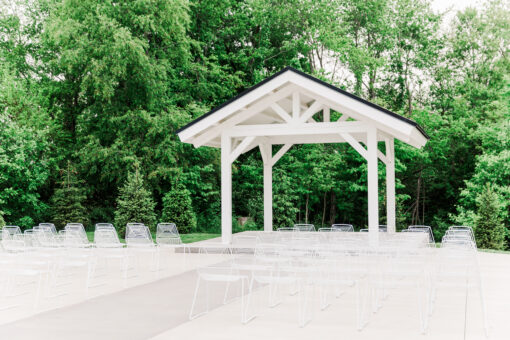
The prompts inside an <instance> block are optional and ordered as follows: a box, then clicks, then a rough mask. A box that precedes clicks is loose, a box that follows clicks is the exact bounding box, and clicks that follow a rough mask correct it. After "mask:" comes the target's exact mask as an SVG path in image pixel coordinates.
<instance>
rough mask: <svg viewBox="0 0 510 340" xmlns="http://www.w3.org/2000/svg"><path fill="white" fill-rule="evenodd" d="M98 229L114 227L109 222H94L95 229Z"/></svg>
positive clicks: (113, 228) (112, 228) (111, 228)
mask: <svg viewBox="0 0 510 340" xmlns="http://www.w3.org/2000/svg"><path fill="white" fill-rule="evenodd" d="M100 229H107V230H115V227H114V226H113V224H111V223H96V228H95V230H100Z"/></svg>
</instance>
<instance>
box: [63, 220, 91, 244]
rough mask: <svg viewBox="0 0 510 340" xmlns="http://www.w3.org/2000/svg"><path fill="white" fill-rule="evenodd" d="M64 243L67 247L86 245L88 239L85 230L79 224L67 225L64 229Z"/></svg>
mask: <svg viewBox="0 0 510 340" xmlns="http://www.w3.org/2000/svg"><path fill="white" fill-rule="evenodd" d="M64 231H65V242H66V243H67V244H69V245H72V244H88V243H89V239H88V237H87V233H86V232H85V228H84V227H83V224H81V223H68V224H66V226H65V227H64Z"/></svg>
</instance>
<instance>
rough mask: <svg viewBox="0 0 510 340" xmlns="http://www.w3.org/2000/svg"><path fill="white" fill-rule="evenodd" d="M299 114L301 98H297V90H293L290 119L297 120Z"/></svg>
mask: <svg viewBox="0 0 510 340" xmlns="http://www.w3.org/2000/svg"><path fill="white" fill-rule="evenodd" d="M300 114H301V100H300V98H299V92H297V91H295V92H294V93H292V119H293V120H294V121H296V122H297V121H298V119H299V115H300Z"/></svg>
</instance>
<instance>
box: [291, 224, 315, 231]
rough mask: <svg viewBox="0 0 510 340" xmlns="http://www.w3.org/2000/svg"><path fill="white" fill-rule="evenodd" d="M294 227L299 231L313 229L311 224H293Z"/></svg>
mask: <svg viewBox="0 0 510 340" xmlns="http://www.w3.org/2000/svg"><path fill="white" fill-rule="evenodd" d="M294 228H297V229H298V230H299V231H315V226H314V225H313V224H294Z"/></svg>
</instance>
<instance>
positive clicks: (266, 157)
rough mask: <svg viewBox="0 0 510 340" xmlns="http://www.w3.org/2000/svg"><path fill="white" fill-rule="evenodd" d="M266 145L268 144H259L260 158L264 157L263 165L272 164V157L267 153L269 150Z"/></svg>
mask: <svg viewBox="0 0 510 340" xmlns="http://www.w3.org/2000/svg"><path fill="white" fill-rule="evenodd" d="M266 144H267V143H261V144H259V149H260V156H262V162H263V163H270V162H271V155H270V154H269V153H267V149H266V148H265V146H264V145H266Z"/></svg>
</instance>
